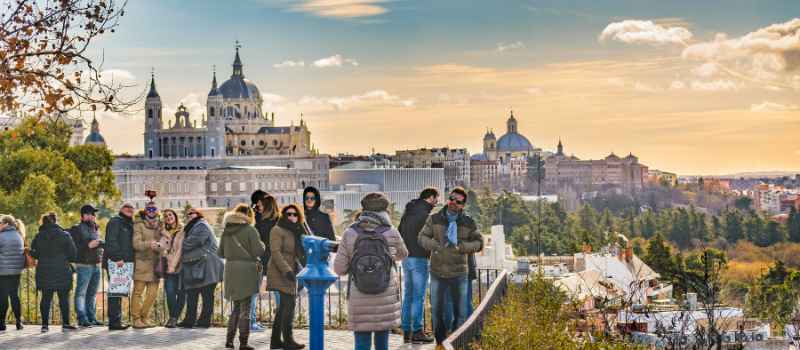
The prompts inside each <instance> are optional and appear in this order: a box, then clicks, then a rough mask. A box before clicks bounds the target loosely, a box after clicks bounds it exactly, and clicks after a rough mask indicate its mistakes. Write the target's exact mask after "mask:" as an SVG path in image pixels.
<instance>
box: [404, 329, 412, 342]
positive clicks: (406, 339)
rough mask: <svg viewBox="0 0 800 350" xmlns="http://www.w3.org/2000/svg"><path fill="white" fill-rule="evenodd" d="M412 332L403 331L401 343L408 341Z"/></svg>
mask: <svg viewBox="0 0 800 350" xmlns="http://www.w3.org/2000/svg"><path fill="white" fill-rule="evenodd" d="M412 334H414V332H412V331H403V343H410V342H411V335H412Z"/></svg>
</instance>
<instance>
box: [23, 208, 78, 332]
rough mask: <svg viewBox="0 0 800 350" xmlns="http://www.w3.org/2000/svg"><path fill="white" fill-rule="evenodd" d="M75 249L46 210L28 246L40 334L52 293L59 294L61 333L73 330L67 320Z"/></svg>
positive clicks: (47, 323)
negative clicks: (38, 300) (38, 298)
mask: <svg viewBox="0 0 800 350" xmlns="http://www.w3.org/2000/svg"><path fill="white" fill-rule="evenodd" d="M77 255H78V249H77V248H75V243H73V242H72V236H70V235H69V233H67V232H66V231H64V229H63V228H61V226H59V225H58V216H57V215H56V213H55V212H52V211H49V212H47V213H45V214H43V215H42V217H41V218H40V219H39V232H38V233H37V234H36V236H35V237H33V242H32V243H31V256H32V257H33V258H34V259H36V260H37V263H36V290H40V291H42V300H41V303H40V304H39V308H40V310H41V312H42V332H47V331H48V325H49V324H50V303H51V302H52V301H53V293H58V307H59V308H60V309H61V320H62V321H61V322H62V323H61V330H64V331H66V330H75V329H78V328H77V327H75V326H73V325H71V324H70V320H69V305H70V302H69V292H70V290H72V274H73V272H72V271H73V270H72V269H73V267H72V265H70V263H73V262H75V257H76V256H77Z"/></svg>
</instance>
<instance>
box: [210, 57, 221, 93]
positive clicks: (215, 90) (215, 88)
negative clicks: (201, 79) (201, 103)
mask: <svg viewBox="0 0 800 350" xmlns="http://www.w3.org/2000/svg"><path fill="white" fill-rule="evenodd" d="M217 95H222V92H221V91H219V87H218V86H217V66H216V65H215V66H214V79H212V80H211V91H210V92H209V93H208V96H209V97H211V96H217Z"/></svg>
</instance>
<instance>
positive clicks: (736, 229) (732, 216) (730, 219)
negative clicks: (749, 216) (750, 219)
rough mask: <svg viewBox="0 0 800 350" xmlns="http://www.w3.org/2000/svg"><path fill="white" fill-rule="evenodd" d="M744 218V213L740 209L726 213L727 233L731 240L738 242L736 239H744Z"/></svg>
mask: <svg viewBox="0 0 800 350" xmlns="http://www.w3.org/2000/svg"><path fill="white" fill-rule="evenodd" d="M742 220H743V218H742V213H741V212H739V211H736V210H734V211H728V212H727V213H725V235H726V237H727V238H728V241H729V242H731V243H736V241H738V240H740V239H744V227H743V226H742Z"/></svg>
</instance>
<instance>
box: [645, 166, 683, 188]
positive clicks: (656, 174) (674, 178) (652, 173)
mask: <svg viewBox="0 0 800 350" xmlns="http://www.w3.org/2000/svg"><path fill="white" fill-rule="evenodd" d="M647 175H648V176H649V177H650V180H651V181H652V180H655V181H661V180H666V181H667V182H668V183H669V184H670V185H673V186H674V185H677V184H678V175H675V173H669V172H666V171H661V170H658V169H650V170H648V171H647Z"/></svg>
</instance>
